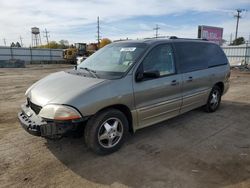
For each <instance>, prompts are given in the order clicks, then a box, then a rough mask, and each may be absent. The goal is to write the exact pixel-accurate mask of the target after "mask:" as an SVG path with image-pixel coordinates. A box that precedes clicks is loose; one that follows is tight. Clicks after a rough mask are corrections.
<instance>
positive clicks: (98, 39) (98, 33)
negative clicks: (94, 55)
mask: <svg viewBox="0 0 250 188" xmlns="http://www.w3.org/2000/svg"><path fill="white" fill-rule="evenodd" d="M97 44H98V48H99V46H100V21H99V16H98V17H97Z"/></svg>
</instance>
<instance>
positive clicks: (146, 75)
mask: <svg viewBox="0 0 250 188" xmlns="http://www.w3.org/2000/svg"><path fill="white" fill-rule="evenodd" d="M159 77H160V72H159V71H158V70H152V71H145V72H143V71H142V70H141V71H138V72H137V73H136V81H137V82H141V81H143V80H144V79H151V78H159Z"/></svg>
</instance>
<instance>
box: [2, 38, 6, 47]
mask: <svg viewBox="0 0 250 188" xmlns="http://www.w3.org/2000/svg"><path fill="white" fill-rule="evenodd" d="M3 43H4V46H6V39H5V38H4V39H3Z"/></svg>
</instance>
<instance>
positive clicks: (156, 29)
mask: <svg viewBox="0 0 250 188" xmlns="http://www.w3.org/2000/svg"><path fill="white" fill-rule="evenodd" d="M159 29H160V27H159V26H158V24H156V26H155V28H153V30H155V38H158V36H159V34H158V30H159Z"/></svg>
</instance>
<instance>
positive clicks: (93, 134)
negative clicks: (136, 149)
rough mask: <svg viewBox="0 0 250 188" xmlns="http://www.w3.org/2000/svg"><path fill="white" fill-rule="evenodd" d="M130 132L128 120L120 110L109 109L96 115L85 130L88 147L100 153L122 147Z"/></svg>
mask: <svg viewBox="0 0 250 188" xmlns="http://www.w3.org/2000/svg"><path fill="white" fill-rule="evenodd" d="M127 133H128V120H127V118H126V116H125V115H124V114H123V113H122V112H121V111H119V110H116V109H107V110H105V111H101V112H100V113H97V114H96V115H94V116H93V117H92V118H91V119H90V120H89V121H88V122H87V125H86V128H85V132H84V138H85V143H86V144H87V147H88V148H90V149H91V150H92V151H93V152H95V153H96V154H99V155H106V154H110V153H113V152H115V151H117V150H118V149H120V147H121V146H122V144H123V143H124V141H125V139H126V136H127Z"/></svg>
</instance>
